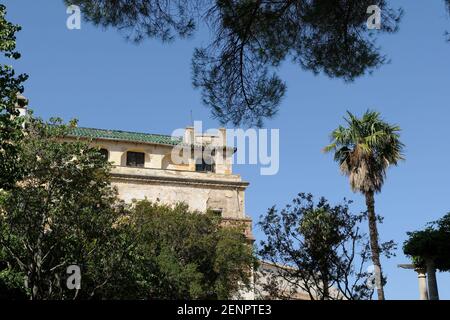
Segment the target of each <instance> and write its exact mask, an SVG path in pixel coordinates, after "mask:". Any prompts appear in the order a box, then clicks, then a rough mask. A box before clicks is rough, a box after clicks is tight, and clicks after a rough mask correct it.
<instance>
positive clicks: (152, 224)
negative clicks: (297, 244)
mask: <svg viewBox="0 0 450 320" xmlns="http://www.w3.org/2000/svg"><path fill="white" fill-rule="evenodd" d="M129 223H130V224H131V226H133V230H134V233H135V237H134V239H135V243H136V244H137V246H136V248H135V249H134V251H133V253H132V255H133V257H134V261H133V263H132V266H131V268H130V270H129V274H132V275H133V277H135V280H133V282H134V283H135V284H137V286H136V288H135V290H134V295H132V296H131V297H132V298H134V299H229V298H232V297H235V296H236V295H237V294H238V293H239V291H240V290H245V289H249V286H250V284H251V283H250V280H251V278H250V272H251V270H252V268H253V266H254V263H255V259H254V255H253V248H252V246H251V244H249V243H248V241H247V240H246V239H245V236H244V233H243V226H240V225H239V224H237V225H235V226H224V225H222V222H221V218H220V217H218V216H217V215H215V214H213V213H206V214H202V213H199V212H195V211H194V212H193V211H191V210H189V208H188V207H187V205H185V204H179V205H176V206H174V207H170V206H167V205H161V204H157V203H151V202H149V201H147V200H144V201H140V202H137V203H135V204H134V205H133V209H132V212H131V214H130V220H129Z"/></svg>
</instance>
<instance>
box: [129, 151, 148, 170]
mask: <svg viewBox="0 0 450 320" xmlns="http://www.w3.org/2000/svg"><path fill="white" fill-rule="evenodd" d="M144 163H145V154H144V153H142V152H127V167H139V168H143V167H144Z"/></svg>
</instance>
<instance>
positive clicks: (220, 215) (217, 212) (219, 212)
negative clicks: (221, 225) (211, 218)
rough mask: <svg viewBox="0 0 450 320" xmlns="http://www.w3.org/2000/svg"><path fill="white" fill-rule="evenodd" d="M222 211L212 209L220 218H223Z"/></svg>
mask: <svg viewBox="0 0 450 320" xmlns="http://www.w3.org/2000/svg"><path fill="white" fill-rule="evenodd" d="M222 211H223V210H222V209H211V212H212V213H213V214H214V215H215V216H218V217H222Z"/></svg>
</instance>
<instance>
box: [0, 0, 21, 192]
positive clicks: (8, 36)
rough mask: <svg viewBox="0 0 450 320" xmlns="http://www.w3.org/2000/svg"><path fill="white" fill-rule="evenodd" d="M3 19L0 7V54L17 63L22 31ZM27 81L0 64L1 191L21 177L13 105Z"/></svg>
mask: <svg viewBox="0 0 450 320" xmlns="http://www.w3.org/2000/svg"><path fill="white" fill-rule="evenodd" d="M5 16H6V7H5V6H4V5H2V4H0V55H1V56H3V57H4V58H5V59H7V60H17V59H19V58H20V53H19V52H17V51H16V33H17V32H19V31H20V29H21V28H20V26H18V25H14V24H12V23H11V22H8V21H7V20H6V18H5ZM26 79H27V75H24V74H20V75H16V73H15V71H14V69H13V67H12V66H11V65H9V64H3V63H2V64H0V190H1V189H5V188H9V187H10V186H11V185H13V184H14V182H15V180H16V179H17V178H18V177H19V176H20V172H19V170H18V168H17V166H16V163H17V161H16V160H17V155H18V150H17V142H18V141H19V140H20V138H21V137H22V130H21V118H20V117H17V115H18V111H17V110H16V106H17V104H18V103H19V100H18V98H17V97H18V94H20V93H22V92H23V86H22V83H23V82H24V81H25V80H26ZM20 103H23V101H20Z"/></svg>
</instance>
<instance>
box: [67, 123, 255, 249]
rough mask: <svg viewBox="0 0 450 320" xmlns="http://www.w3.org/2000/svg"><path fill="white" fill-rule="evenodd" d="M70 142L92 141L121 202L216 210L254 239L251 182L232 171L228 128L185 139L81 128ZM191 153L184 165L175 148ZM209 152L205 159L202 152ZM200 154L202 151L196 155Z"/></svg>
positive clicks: (191, 131) (186, 135)
mask: <svg viewBox="0 0 450 320" xmlns="http://www.w3.org/2000/svg"><path fill="white" fill-rule="evenodd" d="M70 138H71V139H81V140H89V141H91V143H92V144H93V145H95V146H97V147H99V148H100V150H101V152H102V154H104V156H105V157H106V158H107V159H108V161H110V162H111V163H112V172H111V173H112V184H113V185H114V186H115V187H117V190H118V192H119V196H120V198H122V199H123V200H125V201H126V202H131V201H132V200H133V199H136V200H142V199H145V198H147V199H148V200H149V201H153V202H161V203H164V204H175V203H178V202H185V203H186V204H188V205H189V207H190V208H191V209H193V210H198V211H200V212H206V211H207V210H211V211H213V212H215V213H217V214H219V215H221V217H222V218H223V220H224V222H225V223H233V222H236V221H237V222H241V223H244V224H245V225H246V226H247V229H246V236H247V238H248V239H249V240H251V241H252V240H253V235H252V231H251V223H252V221H251V218H250V217H248V216H247V215H246V213H245V189H246V188H247V186H248V185H249V183H248V182H245V181H242V179H241V177H240V176H239V175H237V174H233V172H232V161H231V157H232V156H233V154H234V152H235V151H236V150H235V149H233V148H230V147H227V143H226V134H225V129H219V130H218V132H217V134H203V133H197V132H195V131H194V128H193V127H188V128H186V129H185V131H184V136H182V137H175V138H174V137H172V136H168V135H158V134H149V133H137V132H126V131H118V130H103V129H93V128H81V127H76V128H73V129H71V131H70ZM180 146H183V147H185V148H187V150H192V151H193V152H191V154H190V155H188V157H187V158H186V161H184V163H178V162H174V161H173V156H172V155H173V151H174V148H176V147H180ZM206 149H207V150H209V152H208V153H207V154H209V155H210V156H209V158H210V159H204V155H203V153H202V152H201V151H202V150H206ZM196 151H200V152H196Z"/></svg>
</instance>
